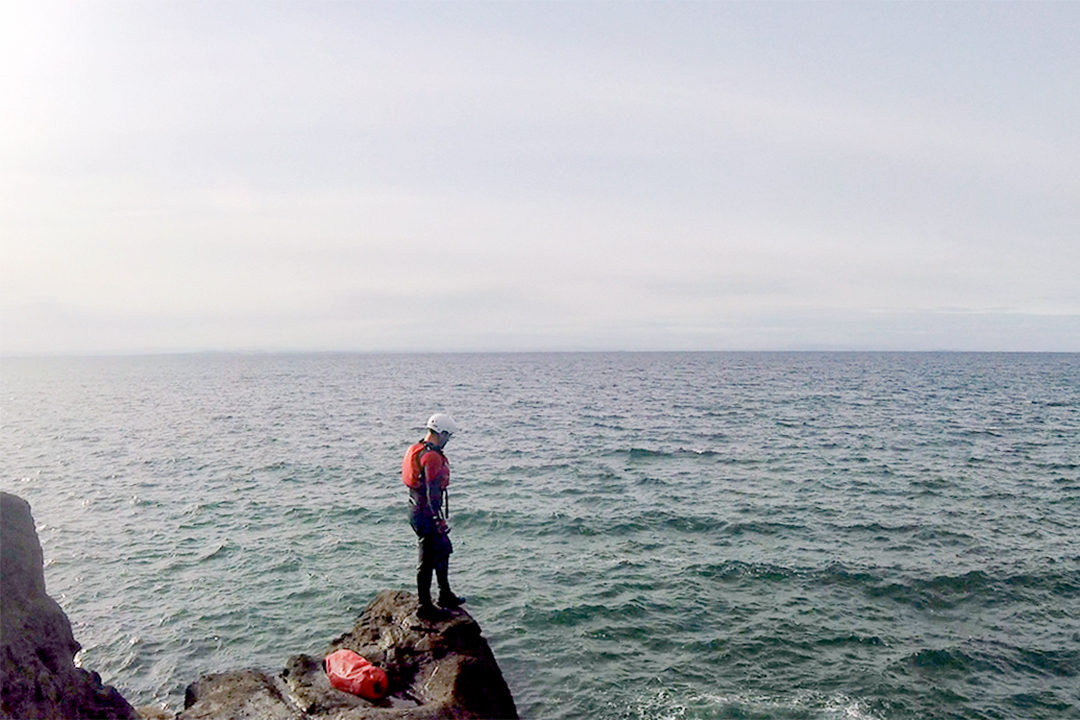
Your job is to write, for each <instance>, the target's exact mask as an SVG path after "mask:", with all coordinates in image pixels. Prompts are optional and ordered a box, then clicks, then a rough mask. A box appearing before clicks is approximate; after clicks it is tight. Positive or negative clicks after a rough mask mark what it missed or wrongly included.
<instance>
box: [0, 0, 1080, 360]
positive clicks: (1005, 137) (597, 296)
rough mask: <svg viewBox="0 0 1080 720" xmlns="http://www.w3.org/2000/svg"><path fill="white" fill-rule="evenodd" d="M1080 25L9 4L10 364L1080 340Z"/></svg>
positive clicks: (840, 10)
mask: <svg viewBox="0 0 1080 720" xmlns="http://www.w3.org/2000/svg"><path fill="white" fill-rule="evenodd" d="M1078 38H1080V3H1076V2H1059V3H1037V2H1017V3H996V2H995V3H989V2H987V3H980V2H971V3H965V2H948V3H945V2H942V3H934V2H897V3H877V2H873V3H872V2H866V3H836V4H834V3H826V2H805V3H775V4H774V3H750V2H738V3H725V2H707V3H688V2H614V1H609V2H489V3H467V2H453V3H438V4H428V3H422V2H405V3H399V2H395V3H380V2H326V3H323V2H269V1H267V2H227V1H226V2H218V1H214V2H196V1H194V0H192V1H190V2H171V1H169V2H167V1H155V0H146V1H141V0H140V1H133V2H123V3H117V2H98V1H95V0H80V1H78V2H70V3H55V2H39V1H38V0H25V1H24V2H20V1H18V0H6V1H5V2H3V3H2V4H0V263H2V265H0V272H2V278H3V280H2V283H0V319H2V327H0V331H2V335H0V353H16V354H19V353H36V352H47V353H57V352H60V353H68V352H71V353H117V352H165V351H192V350H196V351H197V350H359V351H383V350H433V351H444V350H445V351H457V350H594V349H595V350H622V349H625V350H669V349H670V350H679V349H705V350H713V349H715V350H740V349H748V350H756V349H885V350H893V349H905V350H922V349H956V350H1069V351H1080V282H1078V277H1080V42H1078V40H1077V39H1078Z"/></svg>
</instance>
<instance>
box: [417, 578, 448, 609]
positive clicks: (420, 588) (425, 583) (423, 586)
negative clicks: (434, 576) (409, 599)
mask: <svg viewBox="0 0 1080 720" xmlns="http://www.w3.org/2000/svg"><path fill="white" fill-rule="evenodd" d="M416 595H417V597H419V598H420V607H418V608H417V610H416V617H418V618H420V619H421V620H443V619H445V618H446V615H447V613H446V611H445V610H443V609H441V608H437V607H435V604H434V603H433V602H431V568H429V567H427V568H420V569H418V570H417V571H416Z"/></svg>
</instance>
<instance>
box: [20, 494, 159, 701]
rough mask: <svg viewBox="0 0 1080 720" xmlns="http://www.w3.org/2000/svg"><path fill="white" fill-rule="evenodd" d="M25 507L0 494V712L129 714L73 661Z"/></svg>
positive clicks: (66, 627)
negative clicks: (49, 592) (48, 587)
mask: <svg viewBox="0 0 1080 720" xmlns="http://www.w3.org/2000/svg"><path fill="white" fill-rule="evenodd" d="M42 560H43V554H42V551H41V543H40V542H39V541H38V536H37V531H36V530H35V529H34V518H33V517H32V516H31V514H30V505H29V504H28V503H27V502H26V501H25V500H23V499H21V498H19V497H16V496H15V495H10V494H8V493H0V717H3V718H18V719H19V720H25V719H26V718H65V719H68V718H107V719H109V720H112V719H113V718H123V719H125V720H126V719H134V718H137V717H138V715H137V714H136V712H135V710H134V709H133V708H132V707H131V705H129V704H128V702H127V701H126V700H124V698H123V697H121V695H120V693H119V692H117V691H116V689H115V688H112V687H110V686H108V685H103V684H102V682H101V677H100V676H99V675H98V674H97V673H93V672H87V671H86V670H83V669H80V668H77V667H75V664H74V659H75V653H77V652H78V651H79V647H80V646H79V643H77V642H76V641H75V637H74V635H73V634H72V632H71V622H70V621H69V620H68V617H67V615H65V614H64V611H63V610H62V609H61V608H60V606H59V605H58V604H57V603H56V601H55V600H53V599H52V598H51V597H49V596H48V595H47V594H46V593H45V570H44V564H43V562H42Z"/></svg>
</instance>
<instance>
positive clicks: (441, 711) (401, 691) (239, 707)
mask: <svg viewBox="0 0 1080 720" xmlns="http://www.w3.org/2000/svg"><path fill="white" fill-rule="evenodd" d="M417 605H418V603H417V599H416V596H415V595H413V594H411V593H407V592H394V591H384V592H382V593H379V595H378V596H376V598H375V600H373V601H372V602H371V604H370V605H368V607H367V609H366V610H365V611H364V612H363V614H362V615H361V616H360V618H359V619H358V620H357V621H356V624H355V626H354V627H353V629H352V630H351V631H350V632H348V633H346V634H345V635H342V636H341V637H339V638H337V639H336V640H334V641H333V642H332V643H330V645H329V647H327V648H326V650H325V651H324V652H323V654H322V655H321V656H311V655H296V656H294V657H292V658H290V659H289V661H288V663H287V665H286V667H285V669H284V670H282V672H281V673H280V674H279V675H278V677H276V678H271V677H269V676H267V675H265V674H263V673H258V672H255V671H242V672H237V673H225V674H222V675H212V676H207V677H204V678H203V679H202V680H200V681H199V682H198V683H196V684H194V685H192V686H191V687H189V688H188V697H187V702H186V709H185V710H184V712H183V713H181V715H180V716H179V720H225V718H247V717H252V718H254V717H256V716H259V717H266V718H275V719H276V718H282V719H283V720H284V719H285V718H327V719H333V720H395V719H400V720H436V719H439V720H447V719H451V720H453V719H458V720H476V719H479V718H517V716H518V715H517V709H516V708H515V706H514V699H513V697H512V696H511V695H510V689H509V688H508V687H507V685H506V681H505V680H504V679H503V676H502V673H501V672H500V671H499V666H498V664H497V663H496V662H495V657H494V656H493V655H492V653H491V648H490V647H489V646H488V644H487V641H485V640H484V638H483V636H482V635H481V632H480V626H479V625H478V624H477V623H476V621H475V620H473V618H472V617H471V616H470V615H469V614H468V613H467V612H465V611H464V610H455V611H452V612H451V613H449V615H448V617H447V618H446V619H445V620H440V621H434V622H428V621H423V620H419V619H417V617H416V609H417ZM340 648H347V649H349V650H353V651H354V652H356V653H359V654H360V655H362V656H364V657H366V658H367V659H368V660H370V661H371V662H372V663H374V664H375V665H378V666H379V667H381V668H382V669H383V670H385V671H386V674H387V677H388V678H389V680H390V695H389V696H388V697H387V698H386V699H385V700H383V701H381V702H378V703H373V702H370V701H367V700H364V699H363V698H360V697H357V696H355V695H350V694H348V693H345V692H341V691H339V690H335V689H334V688H332V687H330V683H329V681H328V679H327V677H326V672H325V671H324V669H323V658H324V657H325V656H326V655H329V654H330V653H331V652H334V651H335V650H338V649H340ZM255 709H257V710H258V712H257V713H256V712H255Z"/></svg>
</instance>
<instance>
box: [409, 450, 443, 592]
mask: <svg viewBox="0 0 1080 720" xmlns="http://www.w3.org/2000/svg"><path fill="white" fill-rule="evenodd" d="M426 452H437V453H439V454H440V455H442V451H441V450H439V449H438V448H437V447H435V446H434V445H432V444H431V443H427V444H426ZM420 480H421V481H420V486H419V487H415V488H409V524H410V525H412V529H413V532H415V533H416V537H417V545H418V549H419V559H418V561H417V565H416V588H417V593H418V594H419V596H420V603H421V604H423V605H430V604H431V573H432V571H434V572H435V577H436V578H437V579H438V582H439V590H440V592H441V593H444V594H446V595H450V594H451V593H450V581H449V568H450V553H452V552H453V551H454V547H453V545H452V544H451V543H450V536H449V535H447V532H446V530H445V528H446V523H445V517H444V515H443V512H442V509H443V489H442V487H440V485H439V483H438V482H430V483H429V482H427V479H426V478H424V477H423V474H421V478H420Z"/></svg>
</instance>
